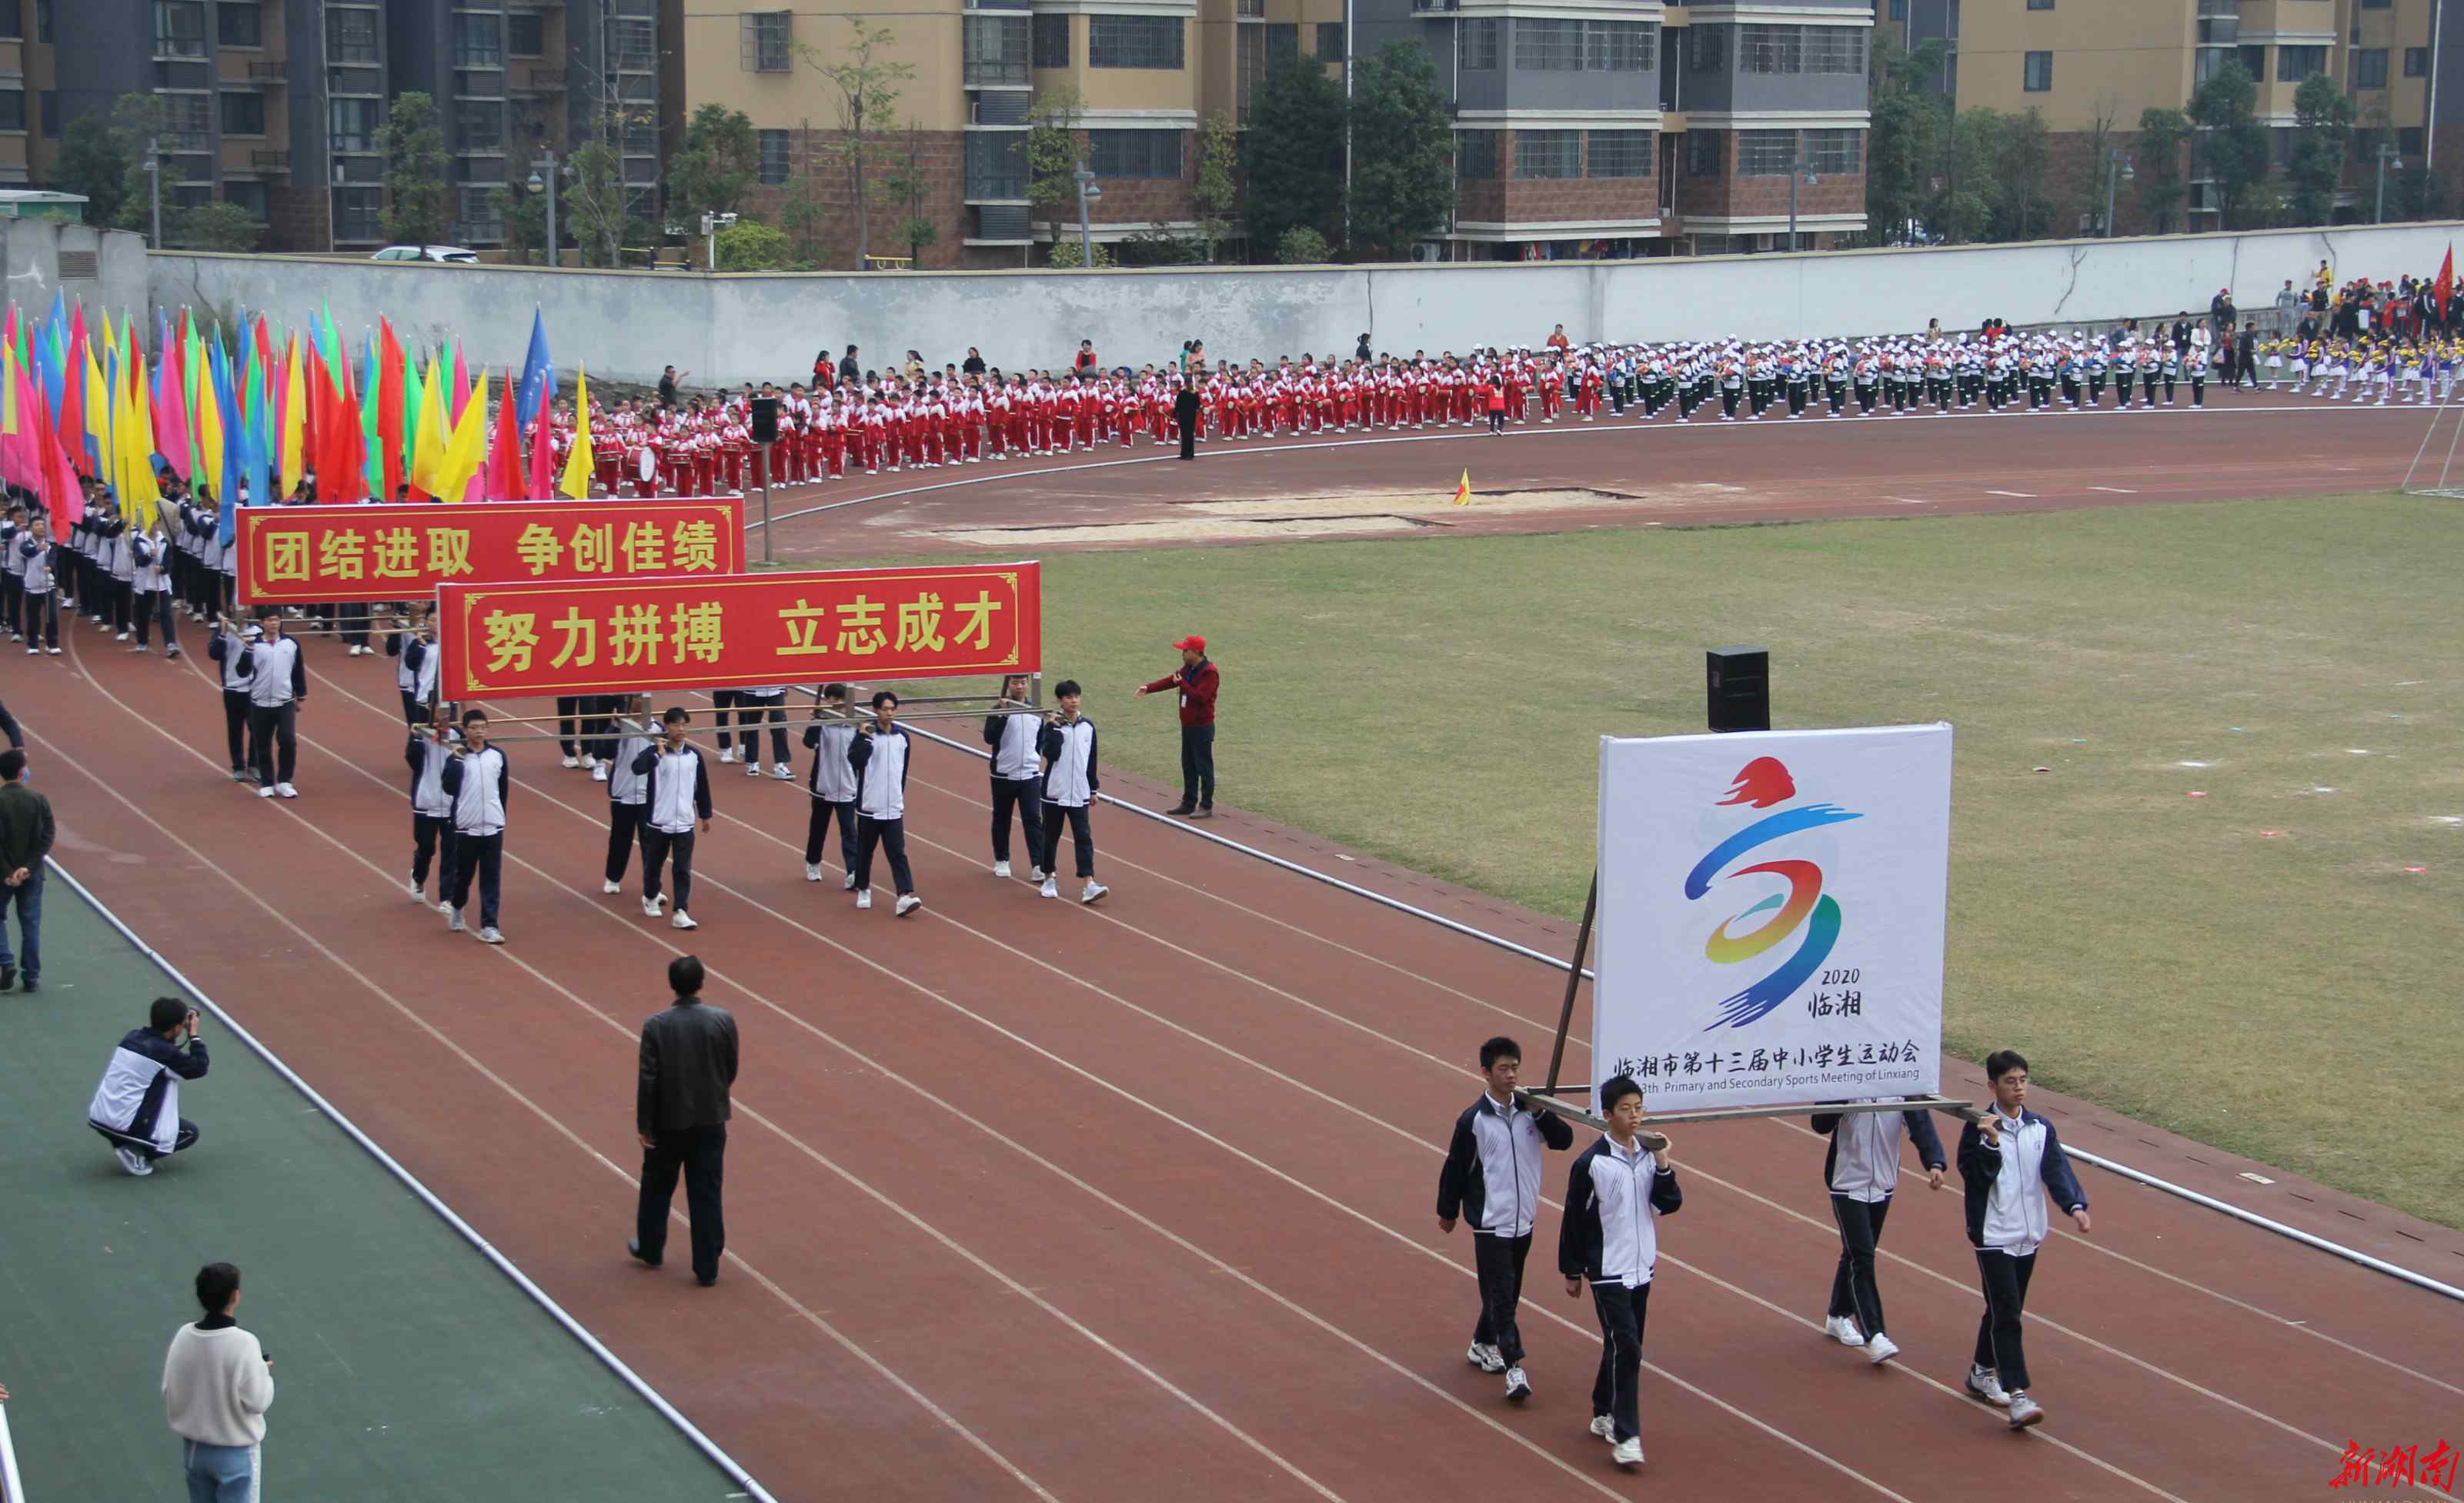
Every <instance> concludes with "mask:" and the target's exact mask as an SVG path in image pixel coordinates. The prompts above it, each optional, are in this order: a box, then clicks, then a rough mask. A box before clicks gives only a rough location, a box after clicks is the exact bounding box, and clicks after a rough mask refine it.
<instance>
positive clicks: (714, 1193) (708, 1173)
mask: <svg viewBox="0 0 2464 1503" xmlns="http://www.w3.org/2000/svg"><path fill="white" fill-rule="evenodd" d="M650 1141H651V1143H652V1145H653V1146H651V1147H649V1148H645V1149H643V1150H642V1201H641V1205H640V1207H639V1208H638V1209H637V1210H636V1211H635V1212H634V1215H633V1235H634V1236H635V1237H636V1238H637V1239H639V1241H640V1242H641V1245H642V1256H644V1257H646V1258H657V1257H660V1256H663V1255H664V1254H665V1253H666V1252H667V1249H668V1207H669V1205H671V1204H673V1203H674V1201H675V1196H676V1173H677V1171H678V1170H682V1171H683V1172H684V1177H685V1212H686V1214H687V1215H689V1216H690V1217H692V1219H693V1272H694V1273H695V1274H696V1275H697V1276H699V1277H701V1278H704V1279H715V1278H716V1277H718V1255H719V1254H720V1253H721V1252H723V1251H725V1250H726V1249H727V1222H726V1218H725V1217H724V1216H723V1215H721V1213H720V1211H719V1205H718V1192H719V1182H720V1180H721V1179H722V1178H723V1170H724V1166H725V1164H726V1161H727V1124H726V1123H725V1122H713V1123H711V1124H710V1125H709V1126H707V1127H665V1128H661V1129H660V1130H659V1131H657V1132H655V1133H653V1134H651V1135H650Z"/></svg>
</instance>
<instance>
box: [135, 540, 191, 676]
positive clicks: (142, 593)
mask: <svg viewBox="0 0 2464 1503" xmlns="http://www.w3.org/2000/svg"><path fill="white" fill-rule="evenodd" d="M174 556H175V555H174V554H173V553H172V550H171V540H170V539H169V538H167V537H165V535H164V534H163V532H162V531H161V530H160V529H159V528H151V529H148V530H146V531H143V532H133V533H130V534H129V536H128V560H129V588H130V590H131V591H132V592H133V593H134V595H135V597H136V598H135V603H134V613H135V615H136V617H137V648H136V651H138V652H152V651H153V646H152V644H151V642H150V641H149V640H148V638H149V637H150V636H151V634H152V633H151V631H150V630H149V629H150V628H152V627H156V626H160V627H161V628H162V629H163V660H164V661H165V662H166V663H167V662H169V661H171V660H172V659H173V658H176V657H178V656H179V655H180V638H179V635H178V633H176V632H174V631H173V630H171V574H170V561H171V559H172V558H173V557H174Z"/></svg>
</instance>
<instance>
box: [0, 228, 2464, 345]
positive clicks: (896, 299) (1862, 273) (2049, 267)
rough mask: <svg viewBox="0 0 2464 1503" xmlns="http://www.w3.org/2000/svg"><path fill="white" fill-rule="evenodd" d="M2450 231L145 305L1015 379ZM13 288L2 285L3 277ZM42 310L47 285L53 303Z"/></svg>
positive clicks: (2076, 299)
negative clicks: (902, 365)
mask: <svg viewBox="0 0 2464 1503" xmlns="http://www.w3.org/2000/svg"><path fill="white" fill-rule="evenodd" d="M2457 228H2458V226H2457V225H2456V224H2453V223H2438V224H2425V225H2391V226H2385V227H2378V228H2353V229H2344V230H2331V231H2323V232H2322V231H2312V230H2285V231H2262V232H2252V233H2245V234H2213V235H2171V236H2163V237H2155V238H2147V239H2125V240H2076V241H2054V242H2048V243H2043V244H2036V245H2025V246H1972V247H1970V246H1963V247H1960V248H1957V249H1934V250H1910V251H1842V252H1831V253H1827V254H1807V255H1754V256H1706V257H1700V258H1693V259H1684V258H1674V259H1666V260H1650V261H1586V262H1555V263H1543V264H1536V265H1495V264H1491V265H1465V266H1375V267H1304V268H1285V267H1246V268H1229V267H1226V268H1204V269H1188V268H1182V269H1172V270H1156V271H1128V272H1098V273H1091V274H1089V273H1075V272H946V273H876V274H874V275H871V276H845V275H803V274H783V273H782V274H756V275H746V276H696V275H693V274H691V273H680V272H596V271H548V270H545V269H543V268H541V269H532V268H517V267H493V266H476V267H473V266H428V265H419V264H415V263H400V262H376V261H359V260H344V259H336V258H323V257H286V256H268V255H201V254H180V253H172V254H157V255H153V256H150V257H148V271H149V277H148V280H149V284H150V290H151V295H152V298H153V301H154V302H155V303H156V304H157V305H160V306H163V307H165V308H166V309H170V310H176V309H177V308H178V307H180V306H181V305H183V304H188V305H208V306H211V307H213V308H215V309H217V310H218V311H221V312H223V313H226V314H228V313H231V312H233V311H235V310H237V309H240V308H246V309H250V310H258V309H262V310H264V311H266V312H268V313H271V314H272V315H273V316H274V317H275V320H276V321H277V322H279V323H284V324H290V323H297V322H301V321H303V320H304V319H305V317H306V315H307V314H308V312H309V311H310V310H312V309H315V308H318V307H319V306H330V307H331V308H332V310H333V313H334V319H335V321H336V322H337V323H338V324H340V325H341V328H342V329H343V330H344V331H345V332H346V333H350V334H352V335H353V336H354V337H355V338H356V332H357V331H358V330H360V329H362V328H366V327H372V326H373V325H374V323H375V320H376V318H377V315H378V314H379V313H383V314H385V316H386V317H388V318H390V319H391V320H393V322H394V325H395V327H396V328H397V329H398V330H399V331H400V332H401V334H402V336H403V338H404V339H405V341H406V342H407V343H413V344H433V343H438V342H440V341H442V340H444V339H446V338H448V337H451V338H453V339H457V340H459V341H460V342H461V343H462V344H463V347H464V349H465V350H466V352H467V354H468V356H469V358H470V359H472V360H473V361H474V362H478V363H482V364H486V365H496V366H501V365H517V364H518V363H519V362H520V360H521V358H522V354H523V351H524V349H525V348H526V346H527V343H528V340H529V336H530V325H531V310H532V308H533V307H534V306H536V307H539V308H540V309H542V310H543V311H544V312H545V314H546V317H547V328H548V340H549V343H550V345H551V347H552V349H553V351H554V353H555V356H556V360H557V364H558V365H560V366H561V367H563V368H565V369H568V370H570V369H572V368H573V367H575V366H577V365H579V366H583V367H585V368H587V369H588V370H589V371H591V372H592V373H594V374H599V375H603V376H606V377H611V378H615V379H619V380H627V381H641V382H649V381H652V380H655V379H656V378H657V376H658V371H659V367H660V366H661V365H666V364H671V363H672V364H673V365H677V366H679V367H681V368H683V369H685V370H688V371H690V372H692V380H693V383H694V384H703V383H723V384H728V385H734V384H736V383H738V382H743V381H759V380H763V379H778V380H781V381H784V380H787V379H791V378H796V377H801V376H803V374H804V373H805V372H806V371H808V370H809V369H810V368H811V365H812V360H813V355H814V352H815V350H816V349H817V348H819V347H821V346H823V345H827V346H828V347H829V349H830V351H831V353H832V355H833V356H835V355H836V354H838V353H839V352H840V351H842V350H843V349H844V348H845V347H846V346H847V344H848V343H855V344H858V345H861V346H862V347H863V360H864V363H865V364H866V365H869V366H880V365H888V364H890V363H891V361H893V360H896V359H899V358H902V357H903V356H904V355H905V353H906V351H907V350H908V349H910V348H914V349H919V350H921V351H923V353H924V357H925V359H926V360H927V361H928V362H931V363H932V364H934V365H939V364H941V363H942V362H945V361H957V360H958V359H960V358H962V357H963V356H964V355H965V353H966V349H967V346H969V345H971V344H972V345H976V346H979V348H981V349H982V351H983V354H984V358H985V359H986V360H987V361H989V362H991V363H992V364H993V365H999V366H1001V367H1003V368H1006V369H1020V368H1024V367H1028V366H1035V365H1066V364H1067V361H1068V359H1069V356H1070V354H1071V353H1072V352H1073V351H1074V350H1075V349H1076V348H1077V345H1078V341H1079V340H1080V339H1082V338H1091V339H1093V340H1094V341H1095V347H1096V349H1097V350H1098V351H1099V352H1100V353H1101V354H1102V355H1103V356H1104V358H1105V359H1106V361H1107V362H1126V363H1129V364H1132V365H1136V364H1141V363H1144V362H1147V361H1162V360H1165V359H1168V358H1170V357H1172V356H1174V355H1176V354H1177V352H1178V350H1179V348H1180V342H1181V341H1182V340H1184V339H1189V338H1199V339H1203V340H1205V341H1206V347H1207V353H1208V355H1209V356H1211V357H1213V358H1215V359H1217V360H1221V359H1224V358H1227V357H1239V358H1242V359H1247V358H1249V357H1251V356H1260V357H1264V358H1266V359H1269V360H1271V359H1272V358H1273V357H1275V356H1278V355H1284V354H1291V355H1298V354H1300V353H1301V352H1302V351H1305V350H1307V351H1313V352H1316V353H1319V354H1325V353H1328V352H1334V353H1338V354H1349V353H1351V351H1352V348H1353V342H1354V340H1355V339H1356V337H1357V336H1358V335H1359V334H1360V333H1361V332H1362V331H1363V330H1366V331H1368V333H1369V335H1370V337H1371V341H1372V343H1374V344H1375V347H1377V348H1378V349H1381V350H1396V351H1409V350H1414V349H1425V350H1428V351H1430V352H1432V353H1435V352H1438V351H1441V350H1449V349H1452V350H1461V349H1464V348H1466V347H1468V346H1470V345H1472V344H1475V343H1482V344H1486V343H1520V344H1535V345H1536V344H1538V343H1540V342H1541V341H1542V340H1543V339H1545V338H1547V337H1548V334H1549V330H1550V327H1551V325H1552V324H1556V323H1563V324H1565V325H1566V330H1567V332H1568V333H1569V334H1571V335H1573V337H1574V338H1575V339H1576V340H1597V339H1605V338H1648V339H1676V338H1711V337H1716V336H1720V335H1726V334H1738V335H1743V336H1746V337H1748V338H1774V337H1780V336H1786V335H1792V334H1821V335H1853V334H1865V333H1872V332H1877V331H1889V330H1915V329H1921V328H1923V327H1925V320H1927V319H1932V318H1939V319H1941V320H1942V321H1943V325H1944V327H1946V328H1953V329H1957V328H1969V327H1973V326H1974V325H1976V324H1977V323H1979V322H1981V321H1983V320H1986V319H1988V318H2001V319H2006V320H2009V321H2010V322H2012V323H2013V324H2014V325H2028V324H2042V323H2058V322H2064V321H2070V320H2077V321H2079V322H2080V323H2090V322H2103V321H2108V320H2115V319H2120V318H2124V317H2139V316H2149V315H2159V314H2170V313H2172V312H2173V311H2174V310H2176V309H2183V308H2187V309H2189V310H2190V311H2191V312H2193V313H2204V312H2205V311H2206V309H2207V306H2208V300H2209V298H2212V297H2214V296H2215V293H2216V290H2217V289H2218V288H2220V287H2231V288H2232V289H2233V293H2234V296H2235V298H2237V299H2238V300H2239V301H2240V303H2241V304H2242V306H2243V307H2244V308H2246V309H2249V310H2251V311H2253V312H2257V311H2261V310H2265V309H2267V308H2269V307H2271V306H2272V304H2273V300H2274V298H2275V294H2276V290H2277V287H2279V286H2280V285H2281V284H2282V283H2283V281H2284V278H2286V277H2288V276H2290V277H2292V278H2294V280H2295V282H2296V284H2297V285H2299V286H2302V287H2305V288H2306V287H2307V286H2308V285H2309V278H2310V275H2311V273H2312V271H2313V270H2314V269H2315V268H2316V267H2317V266H2318V264H2319V262H2320V260H2321V258H2325V259H2328V260H2330V261H2332V262H2333V263H2334V267H2335V270H2336V273H2337V275H2338V276H2339V278H2340V279H2341V278H2343V277H2345V276H2358V275H2362V274H2365V273H2366V274H2368V275H2369V276H2373V277H2387V278H2389V279H2392V278H2394V277H2395V276H2399V275H2401V274H2403V273H2405V272H2414V273H2419V274H2430V273H2434V272H2435V271H2436V270H2437V267H2438V262H2439V258H2440V257H2441V256H2442V255H2443V254H2445V253H2446V251H2447V248H2448V246H2449V244H2450V243H2451V241H2452V240H2453V238H2455V235H2456V231H2457ZM13 286H14V284H13V283H12V288H13ZM43 297H44V299H45V300H48V298H49V293H48V292H46V293H44V295H43Z"/></svg>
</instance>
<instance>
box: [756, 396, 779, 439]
mask: <svg viewBox="0 0 2464 1503" xmlns="http://www.w3.org/2000/svg"><path fill="white" fill-rule="evenodd" d="M753 441H754V442H755V443H757V444H775V443H777V442H778V441H779V399H778V398H777V397H755V398H754V399H753Z"/></svg>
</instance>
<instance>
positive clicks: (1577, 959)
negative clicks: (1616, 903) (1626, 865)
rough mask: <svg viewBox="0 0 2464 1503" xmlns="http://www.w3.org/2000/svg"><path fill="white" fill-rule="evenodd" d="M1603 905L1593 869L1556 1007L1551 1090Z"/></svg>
mask: <svg viewBox="0 0 2464 1503" xmlns="http://www.w3.org/2000/svg"><path fill="white" fill-rule="evenodd" d="M1599 909H1600V873H1599V870H1598V869H1597V868H1594V869H1593V871H1592V890H1591V892H1590V893H1589V894H1588V895H1586V896H1585V897H1584V898H1583V921H1582V922H1581V923H1580V924H1579V925H1577V926H1576V927H1575V929H1574V963H1573V964H1572V965H1570V966H1568V967H1567V968H1566V1002H1565V1005H1564V1006H1561V1007H1559V1008H1558V1009H1557V1044H1556V1047H1555V1048H1553V1049H1551V1050H1550V1051H1549V1084H1548V1086H1547V1087H1546V1088H1545V1089H1546V1090H1547V1092H1548V1094H1551V1095H1555V1094H1557V1070H1558V1067H1559V1066H1561V1065H1563V1064H1564V1063H1565V1060H1566V1031H1567V1030H1568V1029H1569V1028H1573V1026H1574V988H1575V987H1577V986H1580V985H1581V984H1583V957H1584V956H1585V955H1587V954H1589V953H1591V948H1592V918H1593V917H1594V916H1595V915H1596V914H1597V913H1598V912H1599Z"/></svg>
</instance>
